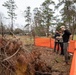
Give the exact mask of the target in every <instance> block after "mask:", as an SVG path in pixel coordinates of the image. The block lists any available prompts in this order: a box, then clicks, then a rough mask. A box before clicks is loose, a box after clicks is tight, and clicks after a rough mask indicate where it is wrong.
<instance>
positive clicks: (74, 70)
mask: <svg viewBox="0 0 76 75" xmlns="http://www.w3.org/2000/svg"><path fill="white" fill-rule="evenodd" d="M70 75H76V50H75V51H74V55H73V59H72V65H71V69H70Z"/></svg>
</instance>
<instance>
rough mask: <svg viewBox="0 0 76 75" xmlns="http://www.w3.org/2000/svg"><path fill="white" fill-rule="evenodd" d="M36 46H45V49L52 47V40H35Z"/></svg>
mask: <svg viewBox="0 0 76 75" xmlns="http://www.w3.org/2000/svg"><path fill="white" fill-rule="evenodd" d="M35 45H36V46H44V47H50V38H40V37H36V38H35Z"/></svg>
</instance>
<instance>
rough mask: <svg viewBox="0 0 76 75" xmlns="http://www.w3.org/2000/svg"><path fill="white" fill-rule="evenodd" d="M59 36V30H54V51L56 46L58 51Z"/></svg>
mask: <svg viewBox="0 0 76 75" xmlns="http://www.w3.org/2000/svg"><path fill="white" fill-rule="evenodd" d="M59 37H60V34H59V31H57V30H56V32H55V36H54V38H55V44H54V52H56V47H57V53H58V52H59Z"/></svg>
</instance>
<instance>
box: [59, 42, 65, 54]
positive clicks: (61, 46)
mask: <svg viewBox="0 0 76 75" xmlns="http://www.w3.org/2000/svg"><path fill="white" fill-rule="evenodd" d="M59 44H60V48H61V53H60V55H64V49H63V42H60V43H59Z"/></svg>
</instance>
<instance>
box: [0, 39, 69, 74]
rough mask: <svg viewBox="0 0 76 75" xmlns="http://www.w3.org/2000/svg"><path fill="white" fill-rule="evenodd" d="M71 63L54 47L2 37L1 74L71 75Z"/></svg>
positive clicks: (0, 51) (0, 41) (0, 45)
mask: <svg viewBox="0 0 76 75" xmlns="http://www.w3.org/2000/svg"><path fill="white" fill-rule="evenodd" d="M69 71H70V65H64V57H63V56H60V55H58V54H56V53H53V51H52V49H49V48H43V47H35V46H32V45H26V46H25V45H23V43H22V42H21V41H20V39H14V40H12V39H11V40H9V39H5V38H0V75H10V74H11V75H69Z"/></svg>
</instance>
